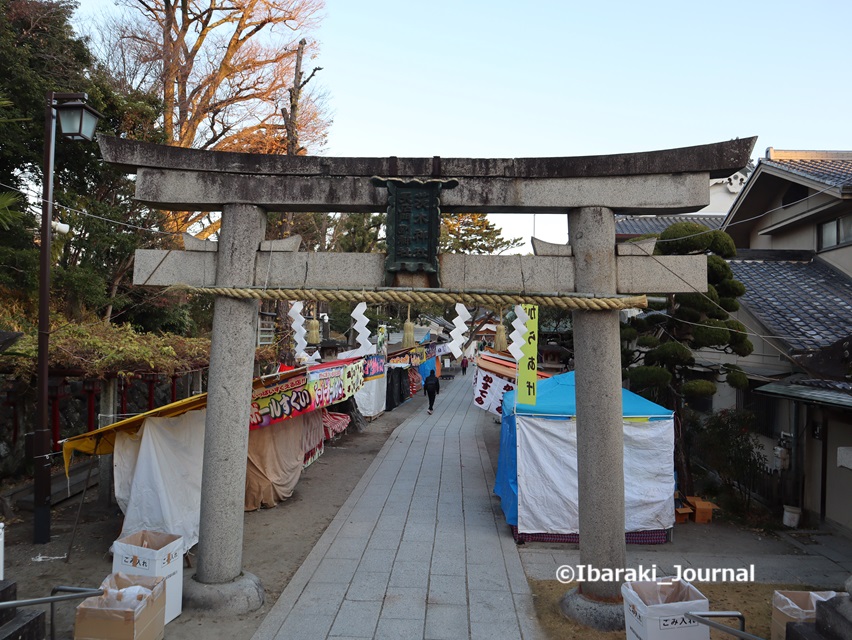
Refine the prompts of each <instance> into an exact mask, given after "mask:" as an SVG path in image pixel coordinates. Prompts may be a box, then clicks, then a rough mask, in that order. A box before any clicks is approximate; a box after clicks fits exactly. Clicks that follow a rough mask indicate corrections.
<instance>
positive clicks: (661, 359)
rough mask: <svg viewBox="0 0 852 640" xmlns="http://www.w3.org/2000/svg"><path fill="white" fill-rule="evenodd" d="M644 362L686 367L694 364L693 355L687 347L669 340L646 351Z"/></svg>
mask: <svg viewBox="0 0 852 640" xmlns="http://www.w3.org/2000/svg"><path fill="white" fill-rule="evenodd" d="M645 364H646V365H649V366H654V365H660V366H664V367H688V366H691V365H693V364H695V357H694V356H693V355H692V350H691V349H690V348H689V347H687V346H685V345H683V344H681V343H680V342H677V341H674V340H671V341H669V342H664V343H663V344H661V345H660V346H659V347H657V348H655V349H652V350H651V351H649V352H648V353H646V354H645Z"/></svg>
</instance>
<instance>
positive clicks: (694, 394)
mask: <svg viewBox="0 0 852 640" xmlns="http://www.w3.org/2000/svg"><path fill="white" fill-rule="evenodd" d="M680 390H681V393H683V395H684V397H685V398H686V399H687V400H697V399H699V398H709V397H710V396H712V395H714V394H715V393H716V383H715V382H713V381H712V380H687V381H686V382H684V383H683V386H682V387H681V388H680Z"/></svg>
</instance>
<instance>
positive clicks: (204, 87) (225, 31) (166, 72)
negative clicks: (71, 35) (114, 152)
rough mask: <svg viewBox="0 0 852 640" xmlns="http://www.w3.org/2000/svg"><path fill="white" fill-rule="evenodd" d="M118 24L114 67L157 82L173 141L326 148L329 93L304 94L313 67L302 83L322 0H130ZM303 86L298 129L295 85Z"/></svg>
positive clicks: (141, 83)
mask: <svg viewBox="0 0 852 640" xmlns="http://www.w3.org/2000/svg"><path fill="white" fill-rule="evenodd" d="M122 1H123V4H124V6H125V7H126V8H127V9H129V11H126V12H125V14H124V15H123V16H122V17H121V18H120V19H117V20H116V21H115V22H114V23H113V30H112V32H114V33H116V34H117V36H116V37H114V38H113V40H114V42H113V44H112V45H111V46H107V47H102V49H103V54H104V55H106V56H107V57H108V58H109V59H108V60H107V64H108V65H109V66H110V67H114V68H120V69H123V70H124V72H125V76H126V79H127V83H128V84H129V85H131V86H134V87H135V88H136V89H150V88H156V89H157V92H158V93H159V94H160V96H161V99H162V105H163V122H162V126H163V132H164V138H165V141H166V143H167V144H172V145H175V146H181V147H193V148H199V149H217V150H225V151H243V152H254V153H270V154H285V153H287V151H288V142H289V146H290V147H291V148H292V146H293V144H292V141H288V134H289V137H292V134H293V131H294V130H298V135H299V147H300V148H304V149H310V148H320V147H322V145H323V144H324V143H325V136H326V130H327V127H328V119H327V118H326V116H325V114H324V112H323V105H322V101H321V99H320V98H317V96H316V95H312V94H311V93H310V92H302V91H301V90H302V89H303V88H304V85H305V84H306V83H307V81H308V80H309V79H310V77H311V75H312V73H313V72H308V73H307V74H299V75H300V77H298V78H295V79H294V72H295V67H296V59H297V56H298V57H300V56H301V55H307V56H310V55H311V54H312V53H313V52H314V51H315V49H316V45H315V43H312V42H309V41H307V40H306V39H304V37H303V36H304V34H305V33H308V32H310V30H311V29H313V28H315V27H316V26H317V24H318V22H319V19H320V17H321V16H320V12H321V10H322V9H323V0H224V1H219V0H122ZM294 82H295V83H296V84H297V85H299V86H298V90H299V105H298V106H299V108H298V115H297V118H296V122H295V123H294V125H295V129H292V128H291V130H290V131H288V127H287V126H286V123H285V117H284V114H283V113H282V107H284V106H285V105H286V108H287V112H292V111H293V109H292V101H291V98H290V94H291V92H290V91H289V90H290V89H292V88H293V87H294ZM204 217H205V214H204V213H200V212H187V213H183V214H180V215H176V216H174V218H173V220H172V223H171V224H172V229H171V230H173V231H186V230H187V229H189V228H190V227H192V226H193V225H194V224H196V223H200V222H203V220H204Z"/></svg>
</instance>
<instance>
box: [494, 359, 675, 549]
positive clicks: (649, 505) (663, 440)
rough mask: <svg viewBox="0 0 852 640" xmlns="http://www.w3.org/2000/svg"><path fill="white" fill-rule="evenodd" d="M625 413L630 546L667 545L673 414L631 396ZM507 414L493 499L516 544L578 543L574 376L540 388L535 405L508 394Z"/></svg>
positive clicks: (671, 513) (545, 382) (671, 520)
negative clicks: (536, 542)
mask: <svg viewBox="0 0 852 640" xmlns="http://www.w3.org/2000/svg"><path fill="white" fill-rule="evenodd" d="M622 406H623V415H624V418H623V427H624V498H625V532H626V538H627V542H632V543H637V544H658V543H663V542H666V540H667V530H668V529H670V528H671V527H672V526H673V525H674V521H675V515H674V500H673V497H672V496H673V495H674V487H675V482H674V467H673V456H674V418H673V413H672V412H671V411H670V410H668V409H665V408H664V407H661V406H659V405H657V404H654V403H653V402H651V401H649V400H646V399H645V398H643V397H641V396H638V395H636V394H635V393H632V392H630V391H627V390H626V389H625V390H623V391H622ZM502 412H503V418H502V430H501V437H500V455H499V459H498V463H497V479H496V482H495V486H494V493H496V494H497V495H498V496H499V497H500V500H501V507H502V509H503V513H504V515H505V516H506V522H507V523H508V524H509V525H510V526H511V527H512V531H513V533H514V535H515V538H516V540H519V541H521V540H540V541H547V542H577V541H578V539H579V537H578V533H579V515H578V509H577V495H578V488H577V482H578V481H577V421H576V401H575V386H574V373H573V372H571V373H564V374H562V375H558V376H554V377H552V378H550V379H549V380H543V381H540V382H539V383H538V393H537V404H536V405H535V406H530V405H523V404H518V405H515V392H514V391H510V392H508V393H506V394H505V395H504V396H503V407H502ZM598 506H599V508H601V509H605V508H607V505H598Z"/></svg>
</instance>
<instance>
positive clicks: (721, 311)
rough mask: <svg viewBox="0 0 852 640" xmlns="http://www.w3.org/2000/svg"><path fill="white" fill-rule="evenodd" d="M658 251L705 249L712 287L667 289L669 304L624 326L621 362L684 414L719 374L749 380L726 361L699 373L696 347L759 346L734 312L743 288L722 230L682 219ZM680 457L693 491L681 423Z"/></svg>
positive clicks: (684, 480)
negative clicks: (707, 373)
mask: <svg viewBox="0 0 852 640" xmlns="http://www.w3.org/2000/svg"><path fill="white" fill-rule="evenodd" d="M655 253H657V254H667V255H673V254H677V255H684V254H707V281H708V284H707V289H708V290H707V293H699V292H694V293H678V294H674V295H669V296H667V297H666V300H667V302H666V303H665V304H662V305H657V309H656V311H657V313H646V314H643V315H642V316H637V317H634V318H632V319H631V320H630V321H629V322H628V323H627V324H626V325H623V326H622V332H621V339H622V364H623V365H624V367H625V375H626V377H627V378H628V379H629V381H630V388H631V389H632V390H633V391H636V392H638V393H641V394H642V395H644V396H646V397H648V398H650V399H651V400H654V401H655V402H658V403H659V404H662V405H663V406H666V407H668V408H670V409H672V410H674V411H675V412H676V413H677V414H678V415H680V414H681V412H682V411H683V408H684V406H685V405H688V404H690V403H696V402H700V401H702V400H705V399H707V398H709V397H711V396H713V395H714V394H715V393H716V389H717V387H716V381H717V379H724V380H725V382H727V383H728V384H729V385H731V386H732V387H734V388H737V389H742V388H745V387H747V386H748V380H747V378H746V376H745V374H744V373H743V372H742V370H740V369H739V368H738V367H736V366H734V365H723V366H722V367H721V368H720V369H719V372H718V374H717V375H716V376H712V375H711V376H708V377H698V378H696V376H695V375H694V372H693V367H694V365H695V356H694V351H695V350H698V349H710V350H713V351H719V352H723V353H731V354H737V355H738V356H741V357H744V356H747V355H749V354H750V353H751V352H752V351H753V349H754V347H753V345H752V343H751V342H750V341H749V339H748V337H747V334H746V328H745V326H744V325H743V324H741V323H740V322H738V321H736V320H734V319H733V318H731V317H730V315H729V312H733V311H736V310H737V309H738V308H739V302H738V301H737V298H739V297H740V296H742V295H743V294H744V293H745V287H744V286H743V284H742V283H741V282H739V281H737V280H735V279H734V277H733V272H732V271H731V268H730V266H729V265H728V263H727V262H726V261H725V259H726V258H733V257H734V256H735V255H736V249H735V248H734V243H733V240H731V237H730V236H729V235H728V234H726V233H725V232H723V231H719V230H713V231H711V230H710V229H708V228H707V227H706V226H704V225H701V224H698V223H695V222H678V223H675V224H673V225H671V226H670V227H669V228H668V229H666V230H665V231H664V232H663V233H662V234H660V236H659V238H658V240H657V244H656V248H655ZM678 423H679V424H680V421H678ZM675 457H676V465H677V469H678V474H679V477H680V479H681V487H682V489H683V490H684V491H687V492H689V491H691V490H692V486H691V485H692V480H691V473H690V469H689V462H688V456H687V451H686V439H685V437H684V434H683V433H682V431H681V428H680V426H678V427H677V428H676V443H675Z"/></svg>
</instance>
